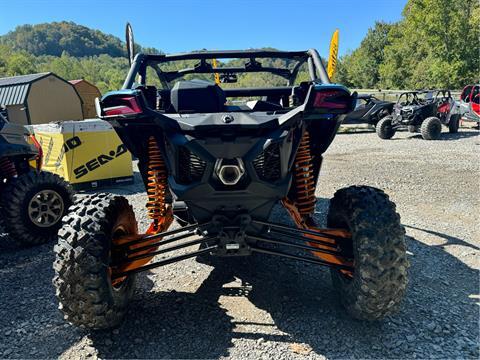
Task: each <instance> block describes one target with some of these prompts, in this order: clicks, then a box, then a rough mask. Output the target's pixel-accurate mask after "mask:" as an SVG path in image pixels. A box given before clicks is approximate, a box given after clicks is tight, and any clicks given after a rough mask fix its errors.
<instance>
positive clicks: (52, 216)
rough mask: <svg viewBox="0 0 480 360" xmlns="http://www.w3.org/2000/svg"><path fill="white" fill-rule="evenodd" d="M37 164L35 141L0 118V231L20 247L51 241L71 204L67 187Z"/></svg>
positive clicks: (39, 156)
mask: <svg viewBox="0 0 480 360" xmlns="http://www.w3.org/2000/svg"><path fill="white" fill-rule="evenodd" d="M41 164H42V150H41V147H40V145H39V144H38V142H37V141H36V140H35V137H34V136H33V135H31V134H30V133H29V131H28V130H27V129H26V128H25V127H24V126H22V125H18V124H12V123H10V122H8V121H7V119H6V118H5V117H4V116H2V115H1V114H0V227H3V231H4V232H6V233H7V234H8V235H9V236H10V237H11V238H12V239H13V240H14V241H17V242H19V243H21V244H23V245H36V244H40V243H44V242H47V241H49V240H53V239H55V238H56V236H57V231H58V229H59V228H60V225H61V219H62V217H63V216H64V215H65V214H66V212H67V209H68V207H69V206H70V205H71V204H72V202H73V192H72V189H71V187H70V185H69V184H68V183H66V182H65V181H64V180H63V179H62V178H61V177H59V176H57V175H55V174H52V173H49V172H44V171H41V170H40V169H41ZM0 232H1V231H0Z"/></svg>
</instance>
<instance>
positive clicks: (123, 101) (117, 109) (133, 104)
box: [103, 96, 142, 116]
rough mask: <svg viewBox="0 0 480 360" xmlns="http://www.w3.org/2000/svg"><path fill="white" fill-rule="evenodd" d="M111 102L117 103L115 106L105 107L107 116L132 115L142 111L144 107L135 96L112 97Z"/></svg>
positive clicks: (104, 111) (104, 110)
mask: <svg viewBox="0 0 480 360" xmlns="http://www.w3.org/2000/svg"><path fill="white" fill-rule="evenodd" d="M110 102H111V103H113V104H115V106H109V107H105V108H104V109H103V113H104V114H105V116H115V115H132V114H140V113H142V108H141V107H140V105H139V104H138V102H137V99H136V97H134V96H126V97H115V98H114V99H111V100H110Z"/></svg>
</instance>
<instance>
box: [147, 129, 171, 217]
mask: <svg viewBox="0 0 480 360" xmlns="http://www.w3.org/2000/svg"><path fill="white" fill-rule="evenodd" d="M147 174H148V182H147V195H148V201H147V209H148V216H149V218H150V219H152V220H153V222H154V225H155V226H158V225H159V224H160V223H161V222H162V220H163V219H164V217H165V215H166V213H167V204H166V201H165V196H166V193H167V189H168V184H167V170H166V167H165V161H164V160H163V156H162V154H161V152H160V149H159V147H158V144H157V141H156V140H155V138H154V137H153V136H151V137H150V138H149V139H148V172H147Z"/></svg>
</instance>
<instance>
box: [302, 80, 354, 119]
mask: <svg viewBox="0 0 480 360" xmlns="http://www.w3.org/2000/svg"><path fill="white" fill-rule="evenodd" d="M356 99H357V95H356V93H353V94H350V92H349V91H348V89H347V88H345V87H343V86H341V85H336V84H331V85H330V84H328V85H315V86H313V87H312V89H311V92H310V95H309V100H308V103H307V108H308V109H309V110H310V111H314V112H316V113H324V114H333V115H335V114H347V113H349V112H350V111H352V110H353V108H354V107H355V102H356Z"/></svg>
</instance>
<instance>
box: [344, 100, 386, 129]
mask: <svg viewBox="0 0 480 360" xmlns="http://www.w3.org/2000/svg"><path fill="white" fill-rule="evenodd" d="M393 105H394V103H393V102H390V101H383V100H380V99H377V98H376V97H375V96H373V95H368V94H359V95H358V97H357V104H356V106H355V109H353V111H352V112H350V113H349V114H348V115H347V116H346V117H345V119H344V120H343V124H370V125H373V126H376V125H377V123H378V122H379V121H380V120H381V119H383V118H384V117H385V116H387V115H390V114H391V113H392V110H393Z"/></svg>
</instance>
